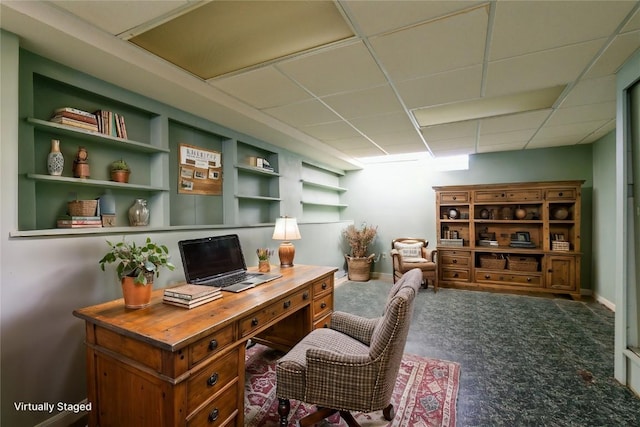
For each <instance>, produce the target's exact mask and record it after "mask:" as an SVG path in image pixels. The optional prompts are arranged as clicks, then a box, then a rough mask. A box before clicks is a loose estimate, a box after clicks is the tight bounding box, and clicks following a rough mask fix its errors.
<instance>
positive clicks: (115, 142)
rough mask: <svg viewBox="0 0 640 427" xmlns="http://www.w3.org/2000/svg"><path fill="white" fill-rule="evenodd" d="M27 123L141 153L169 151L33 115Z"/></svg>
mask: <svg viewBox="0 0 640 427" xmlns="http://www.w3.org/2000/svg"><path fill="white" fill-rule="evenodd" d="M27 123H29V124H31V125H33V126H35V127H36V128H39V129H45V130H48V131H51V132H55V133H57V134H60V135H64V136H71V137H76V138H82V139H84V140H87V141H93V142H100V143H101V144H104V143H106V144H110V145H111V146H113V147H118V148H125V149H127V150H131V151H138V152H142V153H168V152H169V149H167V148H161V147H156V146H153V145H150V144H146V143H144V142H138V141H132V140H129V139H122V138H117V137H115V136H111V135H105V134H103V133H99V132H92V131H90V130H84V129H76V128H73V127H71V126H65V125H61V124H58V123H53V122H48V121H46V120H40V119H35V118H33V117H27Z"/></svg>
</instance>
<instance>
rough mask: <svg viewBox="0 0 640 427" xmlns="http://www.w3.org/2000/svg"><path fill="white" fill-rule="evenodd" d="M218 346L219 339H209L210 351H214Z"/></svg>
mask: <svg viewBox="0 0 640 427" xmlns="http://www.w3.org/2000/svg"><path fill="white" fill-rule="evenodd" d="M216 348H218V341H217V340H211V341H209V351H213V350H215V349H216Z"/></svg>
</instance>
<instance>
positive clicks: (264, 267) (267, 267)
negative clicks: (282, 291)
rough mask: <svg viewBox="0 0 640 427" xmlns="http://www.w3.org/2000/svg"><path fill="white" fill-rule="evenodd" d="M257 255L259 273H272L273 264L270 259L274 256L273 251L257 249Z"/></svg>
mask: <svg viewBox="0 0 640 427" xmlns="http://www.w3.org/2000/svg"><path fill="white" fill-rule="evenodd" d="M256 255H258V271H260V272H262V273H266V272H269V271H271V263H270V262H269V258H271V255H273V249H269V248H258V249H256Z"/></svg>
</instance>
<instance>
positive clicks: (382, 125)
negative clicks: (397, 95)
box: [349, 111, 415, 135]
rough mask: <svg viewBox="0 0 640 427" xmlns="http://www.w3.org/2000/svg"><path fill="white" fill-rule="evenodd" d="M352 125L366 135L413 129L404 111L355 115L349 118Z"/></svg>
mask: <svg viewBox="0 0 640 427" xmlns="http://www.w3.org/2000/svg"><path fill="white" fill-rule="evenodd" d="M349 121H350V122H351V124H352V125H353V126H355V127H356V128H358V130H360V131H361V132H362V133H365V134H367V135H369V134H371V135H376V134H380V133H386V132H396V131H415V128H414V127H413V124H412V123H411V120H409V117H408V116H407V114H406V113H405V112H404V111H399V112H395V113H390V114H379V115H375V116H366V117H357V118H354V119H351V120H349Z"/></svg>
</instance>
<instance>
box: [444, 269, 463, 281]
mask: <svg viewBox="0 0 640 427" xmlns="http://www.w3.org/2000/svg"><path fill="white" fill-rule="evenodd" d="M442 280H450V281H457V282H468V281H469V270H458V269H453V268H443V269H442Z"/></svg>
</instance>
